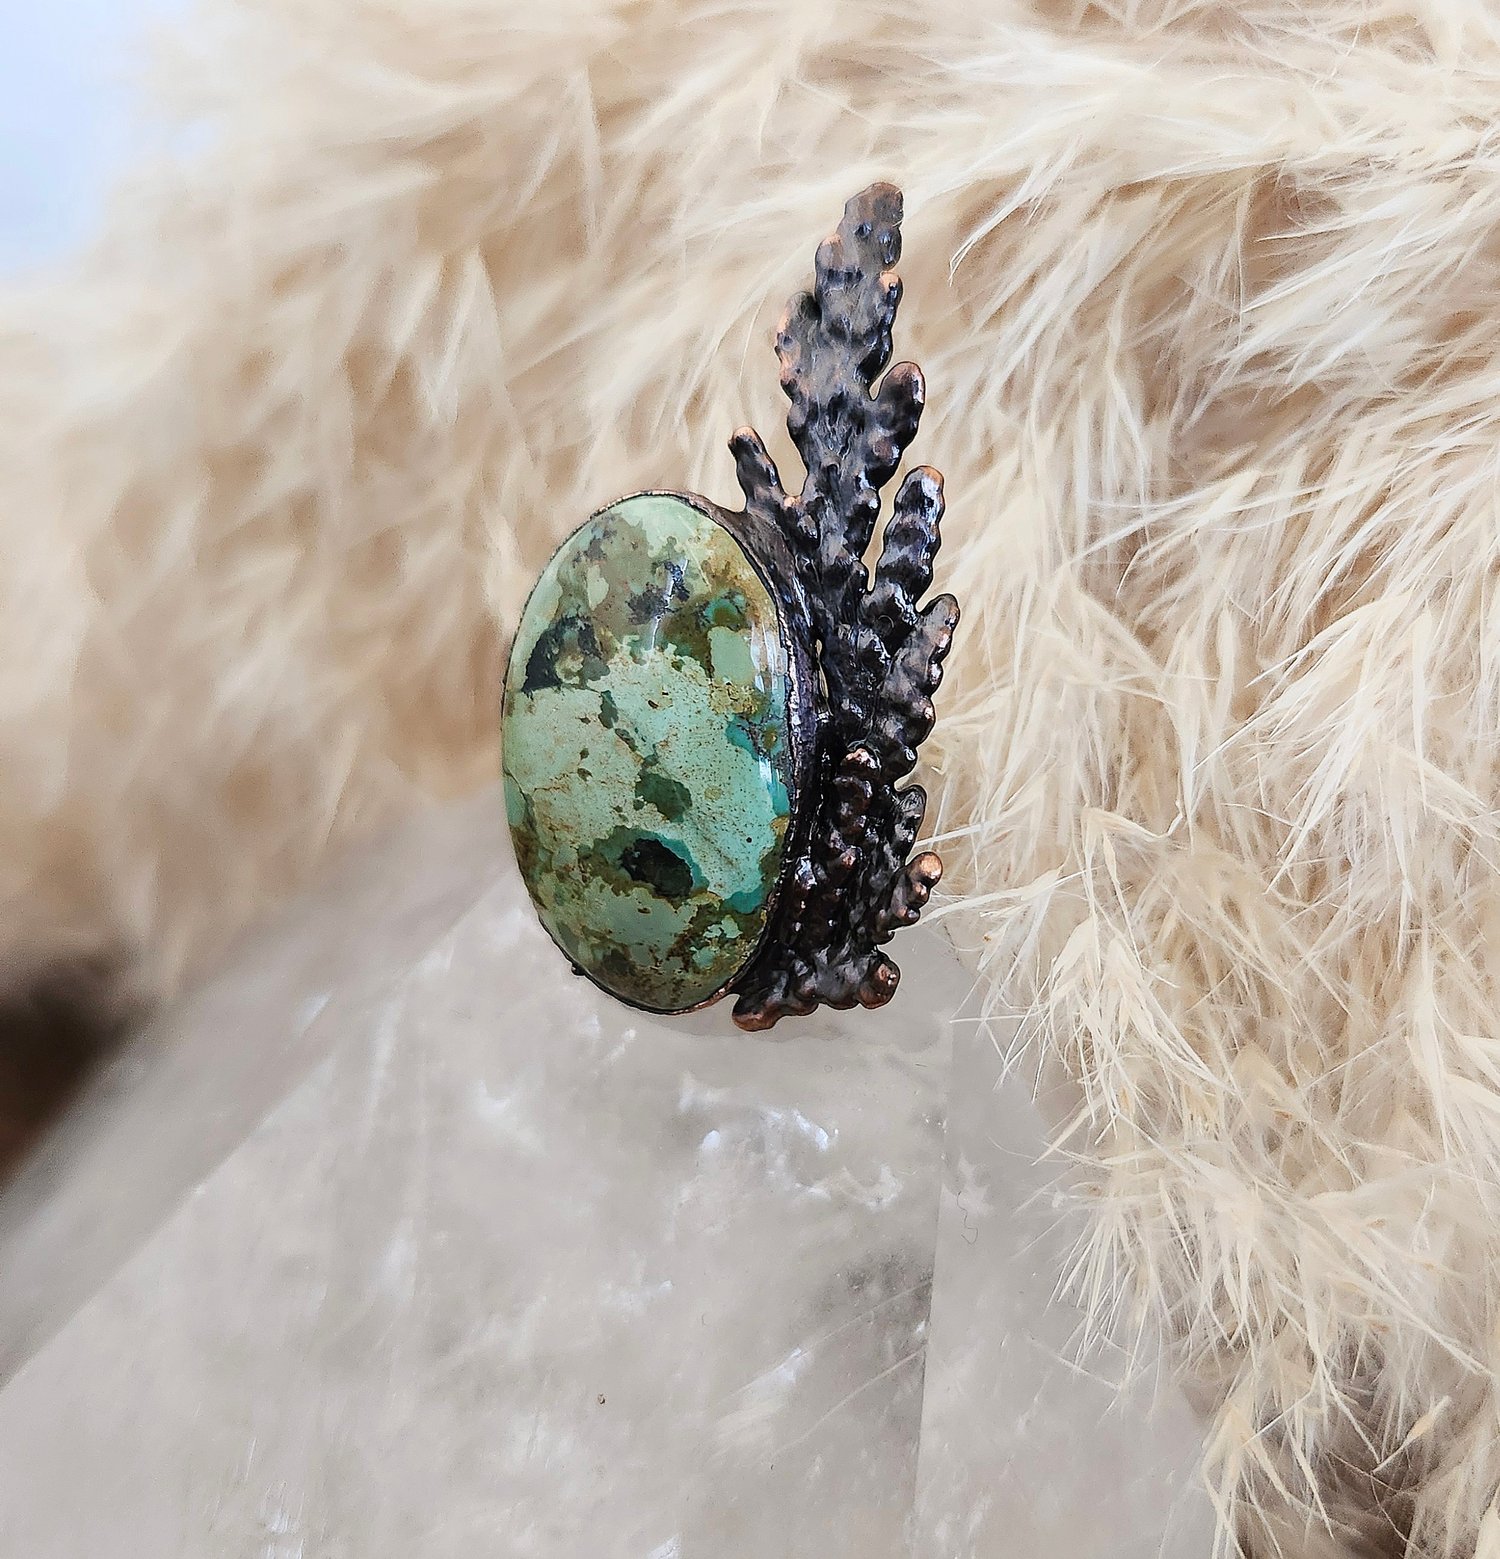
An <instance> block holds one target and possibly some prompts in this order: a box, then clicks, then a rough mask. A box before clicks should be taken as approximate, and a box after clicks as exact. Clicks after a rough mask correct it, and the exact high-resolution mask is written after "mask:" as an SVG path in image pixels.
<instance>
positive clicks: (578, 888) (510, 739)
mask: <svg viewBox="0 0 1500 1559" xmlns="http://www.w3.org/2000/svg"><path fill="white" fill-rule="evenodd" d="M790 697H791V679H790V661H789V653H788V650H787V647H786V646H785V645H784V644H783V643H782V641H781V637H780V629H779V621H778V613H777V608H776V603H775V601H774V599H773V598H772V596H771V593H770V591H769V590H768V589H767V587H766V585H765V583H764V582H763V581H762V579H761V578H760V576H759V575H758V574H757V572H756V570H755V567H754V565H753V564H752V563H751V561H750V559H749V557H748V556H747V555H746V553H745V551H744V550H743V549H742V548H741V546H740V544H739V542H738V541H737V540H735V538H734V537H733V536H731V535H730V534H729V532H728V531H727V530H725V529H724V528H723V526H721V525H720V524H718V522H717V521H715V520H714V519H712V518H711V517H710V516H709V515H708V514H706V513H705V512H703V511H702V510H701V509H698V508H695V507H693V506H692V505H691V504H690V503H688V502H687V501H686V500H685V499H682V498H677V497H672V496H670V495H665V494H640V495H638V496H636V497H633V498H626V499H623V500H622V501H621V502H619V503H617V504H615V505H613V506H612V507H611V508H609V509H606V510H604V511H603V512H602V513H600V514H598V515H596V516H595V517H594V518H593V519H591V520H589V521H588V523H587V524H585V525H584V526H582V527H581V528H580V529H579V530H577V531H575V532H574V534H573V535H572V536H571V537H569V539H568V540H567V541H565V542H564V543H563V545H562V546H561V547H560V548H559V549H558V551H557V552H556V553H555V554H554V556H553V557H552V560H551V561H550V562H549V563H548V564H547V567H546V569H545V570H544V571H543V573H542V576H541V578H540V580H539V581H538V582H537V585H536V588H535V590H534V591H533V593H532V596H531V599H530V600H529V601H528V602H527V605H526V609H525V611H524V613H523V614H522V618H521V622H520V626H519V628H518V630H517V633H516V640H515V645H514V648H513V649H512V651H511V659H510V667H509V670H508V672H507V675H506V683H505V711H504V727H503V742H502V751H503V761H504V766H505V797H506V813H507V816H508V818H509V820H510V825H511V830H512V834H513V837H514V841H515V848H516V858H517V860H518V861H519V862H520V866H521V873H522V876H523V877H524V878H525V880H526V885H527V887H528V889H529V890H530V892H531V895H532V898H533V899H534V900H535V902H536V906H537V911H538V913H539V914H540V916H541V918H542V922H543V924H544V925H545V926H546V927H547V929H548V931H549V932H550V933H551V934H552V936H553V938H554V940H555V941H556V942H557V943H558V945H559V946H560V947H561V948H562V949H563V951H564V952H565V953H567V955H568V956H569V957H570V958H571V959H572V960H573V961H574V963H576V964H577V965H578V966H579V967H580V968H582V969H583V970H584V971H585V973H587V974H588V975H589V976H590V977H592V978H593V979H595V980H597V981H598V982H599V983H600V984H601V985H603V986H605V987H606V988H607V989H608V990H610V991H613V992H614V993H615V994H616V995H619V996H622V997H624V998H625V999H626V1000H628V1001H631V1002H634V1003H635V1004H636V1005H638V1006H641V1007H645V1008H648V1009H650V1010H652V1011H656V1012H678V1011H682V1010H684V1009H686V1008H689V1007H692V1006H694V1005H696V1004H697V1003H699V1002H702V1001H705V1000H707V999H708V998H710V997H712V996H714V995H715V994H716V993H717V992H718V991H720V990H721V989H722V988H723V987H724V986H725V985H726V984H727V983H728V982H729V981H730V980H731V979H732V978H733V977H734V975H735V974H736V973H738V972H739V970H740V969H741V968H743V966H744V965H745V964H746V963H747V962H748V960H749V958H750V956H751V955H752V954H753V952H754V951H755V948H756V946H757V944H758V943H759V941H760V938H761V935H762V933H763V932H764V930H765V926H766V920H767V915H768V911H769V909H770V907H771V903H772V900H773V897H774V894H775V891H776V889H777V886H778V883H779V880H780V875H781V866H782V859H783V854H784V844H785V839H786V833H787V827H788V821H789V817H790V811H791V794H790V793H791V789H792V786H793V774H792V751H791V720H790V714H791V711H790V705H789V700H790Z"/></svg>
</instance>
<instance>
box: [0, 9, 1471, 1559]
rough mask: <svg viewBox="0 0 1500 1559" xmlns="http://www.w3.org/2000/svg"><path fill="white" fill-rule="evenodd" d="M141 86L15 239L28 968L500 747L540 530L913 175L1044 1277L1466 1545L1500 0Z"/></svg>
mask: <svg viewBox="0 0 1500 1559" xmlns="http://www.w3.org/2000/svg"><path fill="white" fill-rule="evenodd" d="M156 101H158V102H162V103H169V104H170V105H171V112H172V113H173V114H180V115H182V116H184V117H186V118H187V119H189V120H191V121H195V122H196V124H197V128H196V129H195V130H194V131H193V133H192V135H191V136H190V137H189V138H187V139H186V140H185V141H183V142H181V143H179V144H178V145H177V146H176V150H175V154H174V155H173V156H170V157H169V156H167V155H166V154H165V153H163V156H162V159H161V161H160V163H159V165H157V166H155V167H153V168H150V169H146V170H143V172H142V173H141V175H140V177H139V178H138V179H137V180H135V181H134V183H133V184H132V186H131V187H129V188H128V189H126V190H124V191H123V192H122V194H121V197H120V200H119V202H118V205H117V208H116V209H115V211H114V213H113V215H112V217H111V219H110V221H109V223H108V227H107V231H106V233H105V235H104V238H103V240H102V242H101V243H100V244H99V245H98V247H97V249H96V250H95V251H94V252H92V253H91V254H90V255H88V256H87V257H86V259H85V260H84V261H83V262H82V263H81V265H80V266H79V267H78V268H77V269H76V271H70V272H69V273H68V274H66V275H60V276H58V277H57V278H55V279H54V280H53V281H50V282H48V283H47V284H46V285H43V286H38V287H36V288H33V289H31V290H30V291H28V292H27V293H25V294H21V293H18V291H17V290H16V289H14V288H13V289H12V290H11V292H10V293H9V294H8V295H7V296H6V297H5V298H4V300H3V302H0V351H3V359H0V545H3V559H4V567H3V570H0V962H3V963H4V965H5V966H6V967H7V968H8V969H9V971H10V972H11V974H12V975H14V974H15V972H16V971H18V970H24V969H25V968H26V967H28V966H30V965H32V964H34V963H35V962H36V961H38V960H42V959H48V958H51V957H53V956H54V955H56V954H57V953H58V952H59V951H60V950H70V951H73V952H89V951H100V952H106V953H110V952H115V951H123V952H124V954H125V956H126V957H127V958H128V959H129V960H130V963H131V967H132V969H133V970H134V975H133V978H134V981H135V983H136V984H137V986H138V988H139V989H141V990H142V991H144V992H146V993H148V994H150V993H154V992H158V991H160V990H163V989H168V988H170V987H172V986H173V985H175V984H176V983H178V982H179V981H181V980H182V979H183V978H184V977H186V976H187V975H189V974H190V973H191V971H192V970H193V969H194V968H195V967H201V965H202V963H203V962H204V961H205V960H206V959H208V958H210V957H211V956H212V955H213V953H214V951H215V949H216V948H218V947H219V946H220V945H221V944H222V942H223V939H224V938H225V937H226V936H227V935H228V934H230V933H231V932H232V931H233V930H234V929H235V928H236V927H237V926H239V925H241V924H242V923H243V922H244V921H245V920H246V918H247V917H248V916H250V915H251V914H253V913H256V912H258V911H259V910H261V909H262V907H263V906H265V905H266V904H267V903H268V902H269V901H271V900H273V899H274V897H275V895H277V894H278V893H280V892H282V891H284V890H285V889H287V888H288V887H289V886H290V885H292V884H293V883H295V882H296V881H297V880H299V879H303V878H305V877H307V876H308V875H309V874H310V873H312V872H314V871H315V870H316V869H317V867H318V865H319V863H320V861H321V860H322V859H323V858H325V857H326V856H327V854H328V852H329V850H330V849H331V847H333V846H334V844H335V843H336V842H337V841H339V840H340V839H342V838H345V837H348V836H351V835H353V834H355V833H356V832H358V831H361V830H367V829H370V828H373V827H375V826H377V825H379V824H380V823H382V822H383V821H385V820H389V819H391V818H393V817H395V816H396V815H398V814H399V813H400V812H401V811H402V810H403V809H406V808H410V807H411V806H413V805H415V804H416V803H417V801H418V799H419V798H420V797H422V796H423V795H426V794H430V793H434V792H437V793H453V792H457V791H460V790H463V789H465V788H467V787H471V786H473V785H475V784H478V783H480V782H482V781H483V780H485V779H486V778H489V777H492V776H493V775H494V773H495V771H496V756H495V751H494V740H495V723H496V722H495V702H496V684H497V678H498V670H499V663H500V656H501V651H502V646H503V643H504V635H505V629H506V624H507V623H508V621H509V620H510V615H509V614H511V613H513V611H514V609H515V606H516V604H517V602H518V600H519V598H520V596H521V594H522V593H523V591H524V588H525V585H526V583H527V581H528V579H529V576H530V574H531V572H532V571H533V570H534V569H535V568H536V566H537V565H538V564H539V563H540V562H541V560H542V559H543V557H544V556H545V554H546V552H547V551H548V549H549V547H550V545H551V543H552V542H553V541H554V540H556V539H557V538H558V537H559V536H560V535H562V534H563V533H564V532H565V531H567V530H569V529H571V528H572V526H573V525H574V524H576V523H577V522H578V521H579V520H580V519H581V518H582V516H583V515H584V514H585V513H586V512H588V511H589V510H590V509H592V508H593V507H595V506H597V505H598V504H599V503H601V502H602V501H605V500H607V499H609V498H612V497H614V496H617V495H619V494H620V493H623V492H625V491H628V490H630V489H631V488H632V487H636V486H642V485H650V484H655V483H663V482H665V483H668V484H681V485H687V486H691V487H696V488H697V489H698V490H700V491H702V492H704V493H707V494H709V495H710V496H713V497H717V498H720V499H723V500H731V499H732V498H733V494H734V484H733V477H732V468H731V464H730V461H729V458H728V456H727V454H726V453H725V452H724V447H723V446H724V439H725V438H726V436H727V434H728V433H729V431H730V430H731V429H732V428H734V427H735V426H737V425H739V424H740V423H741V422H744V421H746V420H752V421H754V422H755V423H756V424H757V425H758V426H759V427H760V428H761V429H762V430H763V431H765V432H766V433H767V434H771V433H775V432H779V430H780V429H779V425H780V419H781V415H782V407H781V405H780V403H779V396H778V394H777V392H776V388H775V371H774V363H773V360H772V358H771V356H770V352H769V335H770V331H771V329H772V327H773V325H774V323H775V317H776V315H777V313H778V312H779V309H780V305H781V303H782V302H783V300H784V299H785V297H786V295H787V294H788V293H789V292H790V291H791V290H792V289H793V287H794V286H797V285H800V284H801V283H802V282H803V280H804V279H805V277H806V274H807V271H808V266H809V262H810V257H811V253H812V248H813V245H814V243H815V241H816V239H817V238H818V237H820V236H821V235H822V234H823V233H824V232H826V231H827V230H828V229H829V228H830V227H831V226H832V223H833V221H834V220H835V219H836V217H837V215H838V212H839V210H840V208H841V206H842V202H843V200H844V198H845V196H846V195H848V194H849V193H850V192H851V191H853V190H854V189H856V188H858V187H859V186H860V185H861V184H862V183H864V182H866V181H867V180H868V179H869V178H870V177H873V176H887V177H891V178H894V179H896V180H897V181H899V182H900V183H901V184H903V186H904V187H905V189H906V192H907V211H908V222H907V258H906V260H905V262H904V264H903V266H902V271H903V274H904V277H905V279H906V283H907V299H908V302H907V307H906V309H905V311H904V314H903V319H902V321H901V325H900V329H899V334H898V351H899V352H901V353H903V354H905V355H910V356H913V357H915V358H917V359H918V360H919V361H920V362H921V363H922V364H923V366H924V368H925V369H926V373H927V379H928V384H929V391H930V402H931V409H930V411H929V413H928V416H927V419H926V422H925V424H924V428H923V433H922V436H921V438H920V439H919V441H918V444H917V446H916V448H915V449H914V451H913V454H914V456H915V457H916V458H917V459H921V460H930V461H932V462H934V463H936V464H938V465H940V466H941V467H942V468H943V469H944V471H945V472H946V474H947V479H948V495H949V521H948V527H947V536H948V547H947V550H946V551H945V553H944V555H943V557H942V559H941V560H940V563H941V570H940V572H941V574H942V577H943V581H944V582H945V583H951V584H953V585H954V587H955V588H957V589H958V590H959V591H960V593H961V595H962V596H963V600H964V607H965V614H966V615H965V623H964V627H963V630H962V631H961V634H960V637H959V639H958V642H957V647H956V650H955V653H954V656H953V658H952V660H951V661H950V662H949V668H950V670H949V677H948V680H947V682H946V684H945V687H944V690H943V693H942V695H941V696H940V710H941V714H942V719H941V722H940V724H939V727H938V732H937V735H936V736H935V738H934V740H933V743H932V744H931V753H932V757H931V764H932V767H933V771H934V772H933V774H932V776H931V778H932V780H933V782H934V789H935V793H936V796H937V805H936V807H935V809H934V814H935V816H936V820H937V823H938V826H939V828H940V829H941V830H943V831H944V832H945V834H946V835H947V844H946V847H945V853H946V855H947V857H948V860H949V879H948V884H947V886H948V887H949V888H951V889H952V890H953V891H954V893H956V894H957V895H958V896H959V897H958V899H957V902H956V903H954V904H953V905H952V907H951V908H949V909H948V910H947V911H946V913H947V914H948V915H949V922H948V923H949V925H950V927H951V928H952V929H953V930H954V931H955V933H956V934H957V936H958V938H959V940H960V941H961V942H963V943H964V945H965V946H967V947H968V948H970V949H971V950H972V951H974V952H975V954H976V956H977V957H978V958H979V959H980V961H981V962H982V966H983V970H984V973H985V975H986V977H987V984H986V987H985V988H986V989H987V991H988V992H989V995H990V998H991V999H992V1000H993V1001H994V1002H995V1003H997V1004H1005V1003H1013V1004H1016V1005H1019V1006H1020V1007H1022V1008H1023V1009H1024V1010H1025V1012H1026V1014H1027V1021H1026V1035H1027V1038H1028V1040H1029V1042H1030V1049H1029V1052H1028V1056H1027V1058H1026V1064H1030V1061H1031V1059H1032V1058H1034V1057H1038V1056H1041V1057H1043V1058H1045V1059H1047V1060H1048V1061H1049V1062H1050V1063H1051V1064H1054V1065H1056V1064H1061V1065H1063V1066H1065V1067H1066V1068H1067V1069H1068V1070H1069V1071H1070V1072H1071V1073H1072V1074H1073V1075H1074V1076H1075V1077H1076V1078H1077V1079H1078V1081H1079V1083H1080V1084H1081V1088H1080V1090H1079V1097H1080V1100H1081V1106H1080V1113H1079V1116H1078V1118H1077V1120H1076V1121H1074V1122H1073V1123H1072V1128H1071V1131H1070V1133H1069V1135H1068V1146H1069V1148H1070V1149H1071V1151H1073V1152H1075V1153H1077V1154H1078V1156H1079V1158H1080V1161H1081V1163H1082V1164H1083V1166H1084V1174H1085V1178H1086V1180H1087V1182H1088V1185H1089V1189H1090V1193H1091V1195H1092V1197H1093V1199H1094V1201H1095V1203H1096V1209H1095V1215H1094V1218H1093V1223H1092V1230H1093V1238H1092V1244H1091V1245H1090V1246H1089V1247H1088V1248H1086V1249H1085V1250H1084V1251H1082V1252H1081V1253H1080V1262H1079V1268H1078V1284H1079V1288H1080V1291H1081V1292H1082V1293H1084V1294H1085V1295H1086V1296H1087V1297H1088V1298H1090V1300H1091V1301H1092V1302H1093V1303H1094V1304H1095V1306H1096V1307H1097V1313H1098V1314H1099V1315H1100V1316H1101V1317H1103V1316H1104V1315H1106V1314H1107V1313H1108V1312H1109V1311H1110V1310H1111V1309H1114V1308H1117V1307H1118V1308H1122V1309H1123V1310H1124V1312H1125V1314H1126V1316H1127V1317H1128V1318H1129V1319H1131V1320H1132V1321H1139V1322H1142V1323H1143V1324H1145V1325H1146V1326H1147V1327H1149V1328H1155V1327H1160V1328H1164V1329H1165V1330H1166V1331H1167V1332H1168V1333H1169V1334H1170V1335H1171V1336H1172V1337H1173V1338H1175V1339H1176V1341H1175V1344H1174V1346H1175V1348H1176V1355H1175V1356H1176V1357H1177V1359H1178V1360H1179V1362H1180V1365H1181V1369H1182V1371H1183V1374H1184V1377H1185V1378H1186V1379H1187V1380H1188V1381H1189V1383H1190V1385H1191V1387H1192V1389H1193V1390H1194V1392H1195V1394H1196V1396H1197V1398H1198V1400H1200V1401H1201V1402H1202V1403H1203V1404H1204V1406H1205V1408H1206V1409H1207V1412H1208V1414H1209V1417H1208V1420H1207V1427H1206V1444H1207V1448H1208V1455H1207V1461H1206V1471H1207V1476H1208V1477H1209V1479H1210V1482H1211V1484H1212V1485H1213V1487H1214V1488H1215V1489H1216V1490H1218V1492H1219V1495H1220V1498H1221V1500H1222V1509H1223V1511H1224V1514H1225V1516H1226V1519H1227V1520H1228V1521H1229V1522H1230V1523H1231V1524H1233V1525H1234V1526H1235V1527H1236V1528H1237V1530H1238V1531H1239V1533H1240V1534H1241V1536H1242V1538H1243V1539H1244V1541H1245V1542H1246V1543H1247V1544H1248V1545H1250V1547H1251V1550H1252V1551H1253V1552H1255V1553H1256V1554H1261V1553H1270V1552H1273V1551H1276V1548H1275V1545H1276V1544H1278V1543H1279V1544H1280V1545H1281V1549H1280V1551H1282V1552H1284V1553H1286V1554H1289V1555H1303V1554H1306V1555H1313V1554H1319V1555H1321V1554H1325V1553H1348V1554H1353V1553H1360V1552H1382V1553H1384V1552H1389V1553H1393V1554H1402V1553H1408V1552H1409V1553H1410V1554H1412V1555H1433V1556H1443V1559H1450V1556H1452V1559H1457V1556H1469V1555H1472V1554H1475V1553H1476V1552H1477V1553H1478V1555H1479V1556H1480V1559H1495V1556H1496V1555H1500V1513H1497V1509H1496V1506H1495V1505H1494V1504H1493V1503H1492V1502H1493V1500H1494V1496H1495V1491H1496V1484H1497V1479H1500V1390H1497V1381H1496V1368H1497V1364H1500V1270H1497V1268H1500V1232H1497V1224H1496V1213H1497V1210H1500V1181H1497V1169H1500V1017H1497V1011H1496V1007H1497V983H1500V813H1497V810H1496V796H1497V782H1500V729H1497V722H1500V535H1497V530H1500V527H1497V513H1500V507H1497V500H1500V129H1497V111H1500V11H1497V10H1496V8H1495V7H1493V6H1487V5H1483V4H1474V3H1469V0H1407V3H1402V0H1391V3H1389V4H1381V3H1378V0H1370V3H1357V0H1351V3H1348V4H1336V3H1328V4H1307V3H1302V0H1263V3H1259V4H1246V5H1242V6H1229V5H1219V4H1197V3H1191V0H1181V3H1172V0H1114V3H1105V4H1090V3H1086V0H1077V3H1038V4H1036V5H1026V4H1024V3H1021V0H1010V3H1006V0H986V3H975V0H937V3H929V4H912V3H910V0H857V3H854V0H851V3H829V0H737V3H735V4H733V5H730V4H725V3H723V0H555V3H549V4H546V5H537V4H531V5H528V4H521V3H519V0H258V3H252V0H244V3H240V4H237V3H234V0H217V3H213V4H210V5H209V6H208V7H207V8H206V10H204V11H203V12H202V13H201V14H200V15H199V16H198V17H196V18H195V19H194V20H193V21H192V22H191V23H190V24H188V25H186V26H184V27H183V28H182V29H181V30H180V32H179V33H178V34H177V36H176V38H175V39H174V40H171V41H170V46H169V48H168V51H167V57H166V58H164V59H163V61H162V63H161V65H160V67H159V71H158V78H157V82H156ZM776 449H777V452H778V453H779V454H783V453H784V446H783V445H781V444H777V445H776ZM1001 1410H1003V1409H1002V1408H1000V1407H998V1406H997V1411H1001ZM1330 1523H1331V1524H1332V1526H1333V1527H1334V1528H1335V1529H1337V1535H1336V1536H1332V1535H1329V1534H1328V1533H1327V1532H1326V1531H1325V1528H1326V1527H1327V1526H1328V1525H1329V1524H1330ZM1476 1544H1477V1548H1476ZM1408 1545H1409V1546H1408Z"/></svg>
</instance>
